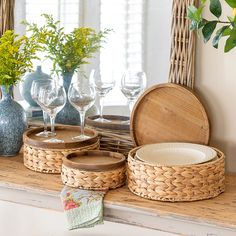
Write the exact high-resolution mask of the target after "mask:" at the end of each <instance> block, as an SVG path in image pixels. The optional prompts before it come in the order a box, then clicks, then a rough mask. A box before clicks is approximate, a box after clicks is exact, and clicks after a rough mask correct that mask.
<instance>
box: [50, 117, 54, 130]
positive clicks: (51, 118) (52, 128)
mask: <svg viewBox="0 0 236 236" xmlns="http://www.w3.org/2000/svg"><path fill="white" fill-rule="evenodd" d="M50 123H51V132H52V133H55V117H54V116H50Z"/></svg>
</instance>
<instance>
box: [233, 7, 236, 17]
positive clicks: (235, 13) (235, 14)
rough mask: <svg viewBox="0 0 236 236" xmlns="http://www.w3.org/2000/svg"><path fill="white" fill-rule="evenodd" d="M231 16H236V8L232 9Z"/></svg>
mask: <svg viewBox="0 0 236 236" xmlns="http://www.w3.org/2000/svg"><path fill="white" fill-rule="evenodd" d="M233 16H236V8H234V9H233Z"/></svg>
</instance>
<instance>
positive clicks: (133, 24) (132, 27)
mask: <svg viewBox="0 0 236 236" xmlns="http://www.w3.org/2000/svg"><path fill="white" fill-rule="evenodd" d="M144 2H145V1H144V0H101V5H100V8H101V9H100V26H101V29H104V28H110V29H113V32H111V33H110V35H109V36H108V39H107V43H106V44H105V45H104V48H103V49H102V50H101V53H100V70H101V74H102V75H103V74H105V71H106V70H107V68H112V69H114V70H115V71H116V76H117V78H116V81H117V86H116V88H115V89H114V91H112V92H111V94H109V95H108V98H107V99H106V102H105V103H106V104H114V103H116V104H121V103H125V102H126V99H125V98H124V96H123V95H122V94H121V92H120V89H119V83H120V82H119V79H120V78H121V76H122V73H123V72H124V71H125V70H143V55H144V53H143V52H144V47H143V45H144V37H143V31H144V29H143V27H144V13H145V7H144V5H145V4H144Z"/></svg>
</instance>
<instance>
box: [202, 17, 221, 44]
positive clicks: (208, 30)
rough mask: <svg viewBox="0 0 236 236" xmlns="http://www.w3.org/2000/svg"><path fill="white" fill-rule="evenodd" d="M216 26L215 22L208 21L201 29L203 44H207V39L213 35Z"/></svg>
mask: <svg viewBox="0 0 236 236" xmlns="http://www.w3.org/2000/svg"><path fill="white" fill-rule="evenodd" d="M216 25H217V21H209V22H208V23H206V24H205V25H204V27H203V28H202V34H203V38H204V42H205V43H206V42H208V41H209V39H210V38H211V35H212V34H213V32H214V30H215V28H216Z"/></svg>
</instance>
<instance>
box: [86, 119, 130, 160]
mask: <svg viewBox="0 0 236 236" xmlns="http://www.w3.org/2000/svg"><path fill="white" fill-rule="evenodd" d="M98 117H99V116H92V117H87V119H86V124H87V126H88V127H89V128H91V129H95V130H96V131H97V132H98V135H99V138H100V150H104V151H110V152H118V153H121V154H123V155H125V157H128V153H129V151H130V150H131V149H133V148H134V147H135V145H134V142H133V140H132V138H131V136H130V127H129V124H126V123H125V122H124V123H122V121H128V120H129V118H128V117H125V116H115V115H104V116H103V117H104V118H105V119H108V120H110V122H107V123H101V122H96V120H94V119H96V118H98ZM117 121H118V123H117Z"/></svg>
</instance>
